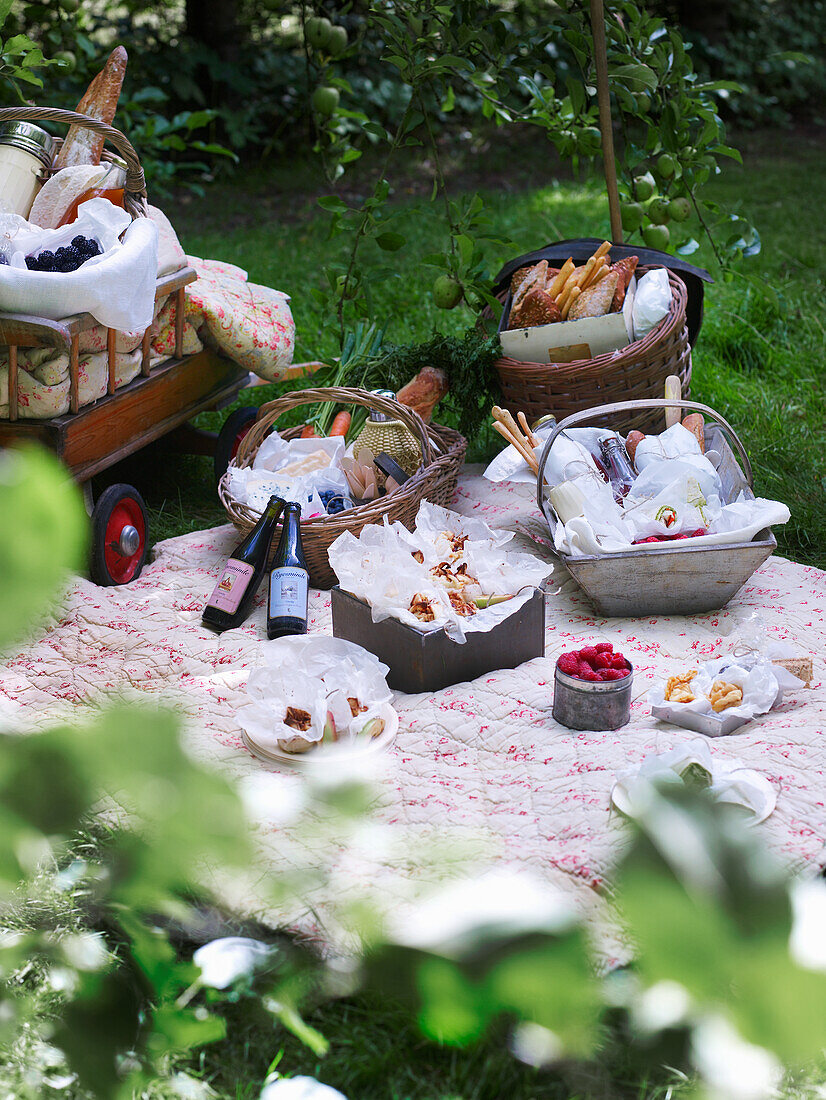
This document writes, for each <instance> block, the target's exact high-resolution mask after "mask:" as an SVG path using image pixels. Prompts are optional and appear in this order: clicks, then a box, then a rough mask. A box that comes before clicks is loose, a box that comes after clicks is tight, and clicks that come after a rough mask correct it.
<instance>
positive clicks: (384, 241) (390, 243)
mask: <svg viewBox="0 0 826 1100" xmlns="http://www.w3.org/2000/svg"><path fill="white" fill-rule="evenodd" d="M406 243H407V238H406V237H403V236H402V235H401V233H391V232H387V231H385V232H384V233H379V235H378V236H377V237H376V244H377V245H378V246H379V248H383V249H384V251H385V252H398V250H399V249H400V248H402V247H403V246H404V245H405V244H406Z"/></svg>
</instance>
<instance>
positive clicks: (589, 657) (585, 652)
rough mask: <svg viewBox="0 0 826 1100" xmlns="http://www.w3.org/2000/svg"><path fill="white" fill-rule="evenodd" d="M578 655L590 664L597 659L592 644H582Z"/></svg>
mask: <svg viewBox="0 0 826 1100" xmlns="http://www.w3.org/2000/svg"><path fill="white" fill-rule="evenodd" d="M579 656H580V659H581V660H583V661H587V662H588V664H589V665H592V664H593V663H594V661H595V660H596V659H597V651H596V648H595V647H594V646H592V645H586V646H583V648H582V649H581V650H580V651H579Z"/></svg>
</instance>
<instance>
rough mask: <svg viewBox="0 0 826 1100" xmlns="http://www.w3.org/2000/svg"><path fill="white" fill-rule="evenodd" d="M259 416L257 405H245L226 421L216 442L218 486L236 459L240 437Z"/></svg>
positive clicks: (216, 478) (231, 414)
mask: <svg viewBox="0 0 826 1100" xmlns="http://www.w3.org/2000/svg"><path fill="white" fill-rule="evenodd" d="M257 416H258V406H257V405H244V406H243V408H240V409H236V410H235V412H231V413H230V414H229V416H228V417H227V418H226V420H225V421H224V423H223V425H222V427H221V430H220V432H219V433H218V439H217V440H216V442H215V458H214V463H215V484H216V485H217V484H218V482H219V481H220V480H221V478H222V477H223V476H224V474H225V473H226V472H227V466H229V464H230V460H231V459H232V458H233V457H234V455H235V452H236V451H237V449H238V443H239V439H238V437H239V435H240V434H241V433H242V432H243V431H244V429H245V428H246V429H249V428H251V427H252V425H253V424H254V423H255V420H256V417H257Z"/></svg>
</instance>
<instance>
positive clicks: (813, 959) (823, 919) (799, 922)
mask: <svg viewBox="0 0 826 1100" xmlns="http://www.w3.org/2000/svg"><path fill="white" fill-rule="evenodd" d="M789 949H790V951H791V953H792V958H793V959H794V961H795V962H796V963H798V965H800V966H805V967H808V969H809V970H826V882H823V881H822V880H816V881H809V882H806V881H802V882H796V883H795V884H794V886H793V887H792V934H791V936H790V938H789Z"/></svg>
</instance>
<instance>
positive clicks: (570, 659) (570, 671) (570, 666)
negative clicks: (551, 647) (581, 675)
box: [556, 653, 579, 676]
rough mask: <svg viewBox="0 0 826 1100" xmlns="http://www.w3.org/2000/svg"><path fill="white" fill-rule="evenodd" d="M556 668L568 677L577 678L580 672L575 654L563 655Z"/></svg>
mask: <svg viewBox="0 0 826 1100" xmlns="http://www.w3.org/2000/svg"><path fill="white" fill-rule="evenodd" d="M556 667H557V668H558V669H559V671H560V672H564V673H566V674H567V675H568V676H576V675H577V673H578V670H579V661H578V659H577V655H576V654H575V653H563V654H562V656H561V657H560V658H559V660H558V661H557V662H556Z"/></svg>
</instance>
